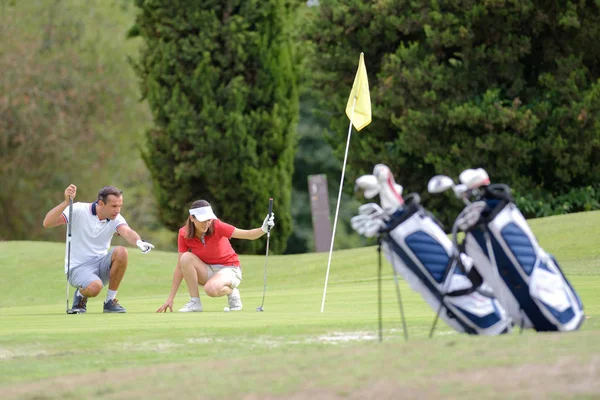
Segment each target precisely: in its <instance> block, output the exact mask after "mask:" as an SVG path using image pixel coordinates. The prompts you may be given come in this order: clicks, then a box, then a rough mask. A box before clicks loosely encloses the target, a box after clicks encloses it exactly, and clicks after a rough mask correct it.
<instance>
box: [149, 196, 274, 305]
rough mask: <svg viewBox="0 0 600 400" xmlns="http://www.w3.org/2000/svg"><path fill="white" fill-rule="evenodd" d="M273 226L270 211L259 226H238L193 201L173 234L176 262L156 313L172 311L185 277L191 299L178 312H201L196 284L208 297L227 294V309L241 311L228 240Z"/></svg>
mask: <svg viewBox="0 0 600 400" xmlns="http://www.w3.org/2000/svg"><path fill="white" fill-rule="evenodd" d="M273 226H275V214H273V213H271V214H270V215H267V216H266V218H265V220H264V221H263V224H262V226H261V227H260V228H256V229H250V230H245V229H238V228H236V227H235V226H233V225H229V224H227V223H225V222H222V221H221V220H219V219H218V218H217V217H216V216H215V214H214V213H213V210H212V208H211V206H210V204H209V203H208V201H206V200H197V201H195V202H193V203H192V206H191V208H190V216H189V217H188V220H187V223H186V225H185V226H184V227H182V228H181V229H179V235H178V237H177V247H178V250H179V261H178V262H177V266H176V267H175V271H174V272H173V284H172V285H171V293H170V294H169V298H168V299H167V301H166V302H165V304H163V305H162V306H161V307H160V308H159V309H158V310H156V312H157V313H158V312H166V311H167V309H169V310H170V311H171V312H172V311H173V299H174V298H175V295H176V294H177V290H178V289H179V285H181V280H182V279H185V283H186V284H187V287H188V290H189V292H190V297H191V299H190V301H189V302H188V303H187V304H186V305H185V306H183V308H181V309H180V310H179V312H201V311H202V302H201V301H200V294H199V290H198V285H199V284H200V285H203V286H204V292H205V293H206V294H207V295H209V296H210V297H221V296H225V295H227V297H228V300H229V309H230V310H231V311H239V310H241V309H242V299H241V298H240V292H239V290H238V289H237V287H238V286H239V285H240V283H241V282H242V267H241V266H240V261H239V259H238V255H237V254H236V252H235V250H233V248H232V247H231V243H229V239H230V238H235V239H248V240H255V239H258V238H259V237H261V236H262V235H264V234H265V233H267V230H269V229H270V228H272V227H273Z"/></svg>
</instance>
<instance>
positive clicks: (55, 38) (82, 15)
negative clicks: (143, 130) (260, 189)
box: [0, 1, 157, 244]
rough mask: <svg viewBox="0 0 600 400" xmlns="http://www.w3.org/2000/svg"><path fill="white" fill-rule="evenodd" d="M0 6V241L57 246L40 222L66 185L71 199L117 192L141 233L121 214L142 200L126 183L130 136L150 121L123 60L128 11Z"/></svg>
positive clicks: (131, 159) (72, 5)
mask: <svg viewBox="0 0 600 400" xmlns="http://www.w3.org/2000/svg"><path fill="white" fill-rule="evenodd" d="M0 3H1V4H0V48H1V49H2V50H1V51H0V70H1V71H2V76H3V78H4V79H2V80H0V181H1V182H2V190H0V219H2V221H3V223H2V225H1V226H0V240H42V239H45V240H61V241H62V240H64V237H65V231H64V229H44V228H43V227H42V220H43V219H44V215H45V213H46V212H47V211H48V210H49V209H50V208H52V207H54V206H56V205H57V204H58V203H59V202H61V201H62V200H63V191H64V189H65V188H66V187H67V186H68V185H69V184H70V183H74V184H76V185H77V186H78V196H77V199H76V201H93V200H94V199H95V197H96V195H97V193H98V190H99V189H100V188H101V187H102V186H104V185H108V184H113V185H117V186H118V187H119V188H121V189H123V190H124V191H125V204H126V206H125V208H126V212H125V213H126V216H127V219H128V222H130V223H132V224H134V225H136V226H139V225H138V224H136V221H138V220H137V219H136V218H134V217H133V216H132V215H131V214H130V213H129V212H128V211H127V210H130V208H129V205H131V204H136V205H137V208H136V210H138V209H140V207H139V206H140V203H141V202H143V201H144V200H143V199H144V197H142V198H141V201H137V200H136V196H132V195H131V191H130V190H128V189H130V188H131V186H129V185H125V184H124V183H125V182H126V181H128V179H129V176H130V175H134V174H135V175H136V177H137V178H138V179H137V182H136V183H137V184H138V185H139V186H141V185H143V184H140V183H139V182H140V181H142V182H143V180H140V179H139V178H140V175H141V176H142V177H143V176H145V174H147V172H146V171H145V168H144V165H143V163H142V161H141V159H140V157H139V154H138V153H136V151H137V148H136V141H137V139H138V134H137V133H136V132H135V129H136V128H137V127H139V126H140V125H143V124H145V123H146V121H147V120H148V119H149V118H148V113H147V112H146V109H145V108H144V107H142V106H141V105H136V104H135V99H136V97H137V93H136V88H135V77H134V75H133V73H132V72H131V71H130V70H129V69H128V68H127V60H126V57H125V53H126V45H125V35H124V32H123V30H124V29H123V28H121V26H122V23H123V21H124V20H125V21H128V20H130V19H131V18H130V16H131V13H128V12H127V11H126V10H124V9H117V10H113V9H112V8H111V6H109V5H105V4H104V2H99V1H98V2H96V1H89V2H85V4H84V3H81V2H66V1H62V2H56V1H55V2H6V1H0ZM129 23H130V22H129ZM132 45H135V44H134V43H132ZM138 167H141V170H140V169H139V168H138ZM131 183H133V182H131ZM136 189H140V190H141V189H142V188H141V187H138V188H136ZM148 208H149V210H151V209H152V207H150V206H149V207H148ZM150 214H151V213H150V212H146V213H142V215H143V217H144V218H145V219H146V220H148V219H149V218H148V216H149V215H150ZM138 230H139V231H140V232H142V231H145V229H144V227H142V226H140V228H138ZM146 232H147V231H146ZM144 237H145V238H149V240H152V241H153V238H152V237H151V236H148V235H145V236H144ZM155 244H157V243H156V242H155Z"/></svg>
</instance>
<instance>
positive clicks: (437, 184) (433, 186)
mask: <svg viewBox="0 0 600 400" xmlns="http://www.w3.org/2000/svg"><path fill="white" fill-rule="evenodd" d="M451 187H454V181H453V180H452V178H450V177H449V176H446V175H436V176H434V177H432V178H431V179H430V180H429V182H428V183H427V191H428V192H429V193H442V192H445V191H446V190H448V189H450V188H451Z"/></svg>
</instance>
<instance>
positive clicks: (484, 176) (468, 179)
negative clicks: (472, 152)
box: [458, 168, 490, 189]
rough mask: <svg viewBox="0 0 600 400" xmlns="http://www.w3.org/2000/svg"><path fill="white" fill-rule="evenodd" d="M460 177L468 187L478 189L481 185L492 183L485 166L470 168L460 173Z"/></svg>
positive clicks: (461, 181)
mask: <svg viewBox="0 0 600 400" xmlns="http://www.w3.org/2000/svg"><path fill="white" fill-rule="evenodd" d="M458 179H459V180H460V183H462V184H463V185H465V186H467V188H468V189H476V188H478V187H480V186H485V185H489V184H490V177H489V176H488V173H487V172H486V171H485V169H483V168H477V169H473V168H469V169H465V170H464V171H463V172H461V173H460V175H459V177H458Z"/></svg>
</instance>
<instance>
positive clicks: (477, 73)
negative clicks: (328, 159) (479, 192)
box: [310, 0, 600, 221]
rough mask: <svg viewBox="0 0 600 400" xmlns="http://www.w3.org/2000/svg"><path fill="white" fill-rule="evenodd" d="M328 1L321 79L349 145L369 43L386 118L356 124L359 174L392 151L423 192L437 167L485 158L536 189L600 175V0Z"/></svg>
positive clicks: (454, 169) (565, 188)
mask: <svg viewBox="0 0 600 400" xmlns="http://www.w3.org/2000/svg"><path fill="white" fill-rule="evenodd" d="M315 10H316V15H315V19H314V23H313V24H312V26H311V27H310V38H311V39H312V40H313V41H314V43H315V45H316V47H317V51H316V54H318V57H316V58H315V61H314V62H315V67H316V69H317V70H318V71H321V72H320V73H318V74H315V87H316V88H317V89H318V91H319V93H320V96H319V98H320V99H322V100H323V101H322V107H323V109H324V110H326V111H331V112H336V113H337V118H333V120H332V127H334V129H333V131H334V132H336V133H338V134H339V135H340V137H339V138H338V141H337V143H338V147H337V151H338V154H339V153H340V152H341V151H343V143H344V142H343V140H342V134H343V135H344V136H345V132H344V127H345V126H346V125H347V120H346V118H345V116H344V115H343V114H342V113H343V105H344V104H345V99H346V98H347V95H348V91H349V88H350V87H351V85H352V79H353V77H354V73H355V65H356V60H357V58H358V54H359V53H360V52H361V51H363V52H364V53H365V61H366V65H367V70H368V73H369V78H370V83H371V99H372V103H373V123H372V124H371V125H370V126H369V127H368V128H367V129H365V132H364V133H363V132H360V133H358V134H356V135H353V139H352V141H353V142H352V148H351V151H350V155H349V166H350V167H351V168H350V169H349V175H348V177H349V179H353V178H355V177H356V176H357V175H358V174H360V173H364V172H368V171H369V170H370V169H371V168H372V166H373V164H374V163H377V162H383V163H386V164H387V165H389V166H390V168H391V169H392V171H393V172H394V173H395V175H396V178H397V181H398V182H399V183H401V184H402V185H403V186H404V187H405V188H406V189H407V191H417V192H422V191H423V190H424V188H425V187H426V183H427V180H428V179H429V178H430V177H431V176H433V175H435V174H438V173H443V174H449V175H452V176H454V177H456V176H457V175H458V173H459V172H460V171H462V170H463V169H465V168H468V167H484V168H485V169H486V170H487V171H488V173H489V174H490V177H491V178H492V181H495V182H505V183H508V184H510V185H511V186H512V187H513V188H514V189H515V190H516V191H517V192H519V193H521V194H522V195H527V196H533V198H536V199H537V200H547V199H548V197H549V196H558V195H560V194H565V193H567V194H568V193H570V192H571V191H574V192H573V193H575V192H577V191H578V190H579V188H581V187H585V186H587V185H590V184H592V183H594V182H596V181H597V176H598V174H599V173H600V128H599V126H600V125H599V124H600V114H599V112H600V101H598V100H599V95H600V82H599V80H598V78H599V77H600V49H598V47H597V46H596V45H595V42H596V41H597V38H598V37H600V36H599V34H600V24H599V23H600V13H599V6H598V4H597V3H596V2H583V1H561V2H548V1H542V0H523V1H507V0H493V1H486V2H477V1H470V0H463V1H454V2H437V1H428V0H421V1H405V0H390V1H385V2H371V1H361V0H322V1H320V6H319V7H316V8H315ZM423 197H424V200H425V201H427V202H428V205H429V206H432V205H433V208H437V209H438V212H439V213H445V214H446V218H445V220H446V221H448V219H449V217H450V215H455V211H456V209H454V210H451V209H448V208H447V207H446V206H444V207H443V206H442V205H441V201H442V199H441V196H440V197H438V198H437V199H429V196H427V195H426V194H425V195H424V196H423ZM455 203H456V202H455ZM435 204H437V206H435ZM445 204H448V203H447V202H446V203H445ZM596 204H597V202H596ZM458 206H459V205H458V204H457V205H456V207H458Z"/></svg>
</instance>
